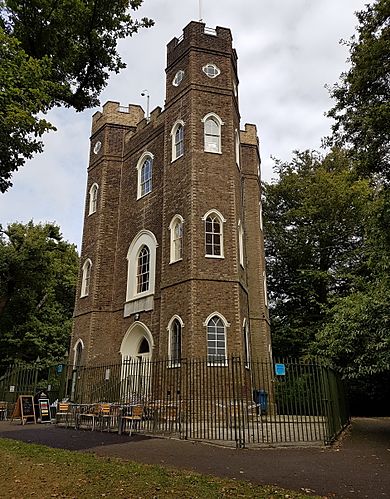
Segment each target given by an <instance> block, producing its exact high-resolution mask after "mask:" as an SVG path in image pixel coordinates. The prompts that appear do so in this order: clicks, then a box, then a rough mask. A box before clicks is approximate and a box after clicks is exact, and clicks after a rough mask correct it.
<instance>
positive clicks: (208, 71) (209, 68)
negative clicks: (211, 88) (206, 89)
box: [202, 63, 221, 78]
mask: <svg viewBox="0 0 390 499" xmlns="http://www.w3.org/2000/svg"><path fill="white" fill-rule="evenodd" d="M202 71H203V73H204V74H205V75H206V76H208V77H209V78H216V77H217V76H218V75H219V74H221V71H220V69H219V68H218V67H217V66H216V65H215V64H210V63H209V64H206V66H203V68H202Z"/></svg>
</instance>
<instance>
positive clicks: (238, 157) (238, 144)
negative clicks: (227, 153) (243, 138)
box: [235, 129, 241, 169]
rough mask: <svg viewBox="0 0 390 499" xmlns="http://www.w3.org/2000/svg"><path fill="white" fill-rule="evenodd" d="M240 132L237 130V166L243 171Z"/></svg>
mask: <svg viewBox="0 0 390 499" xmlns="http://www.w3.org/2000/svg"><path fill="white" fill-rule="evenodd" d="M240 149H241V146H240V131H239V130H237V129H236V130H235V152H236V164H237V166H238V168H240V169H241V163H240Z"/></svg>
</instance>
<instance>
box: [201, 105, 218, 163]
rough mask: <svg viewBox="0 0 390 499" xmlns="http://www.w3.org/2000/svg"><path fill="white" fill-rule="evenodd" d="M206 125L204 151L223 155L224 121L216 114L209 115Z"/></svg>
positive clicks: (205, 118)
mask: <svg viewBox="0 0 390 499" xmlns="http://www.w3.org/2000/svg"><path fill="white" fill-rule="evenodd" d="M202 122H203V123H204V150H205V151H207V152H214V153H217V154H219V153H221V125H223V121H222V120H221V118H220V117H219V116H218V115H217V114H214V113H209V114H207V115H206V116H205V117H204V118H203V119H202Z"/></svg>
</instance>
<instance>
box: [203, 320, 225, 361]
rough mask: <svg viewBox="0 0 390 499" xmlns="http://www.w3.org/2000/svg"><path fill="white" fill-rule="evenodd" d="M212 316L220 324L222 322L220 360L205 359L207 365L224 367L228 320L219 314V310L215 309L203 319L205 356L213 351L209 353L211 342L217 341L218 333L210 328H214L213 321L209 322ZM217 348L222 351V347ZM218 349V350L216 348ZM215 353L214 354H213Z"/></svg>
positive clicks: (210, 354)
mask: <svg viewBox="0 0 390 499" xmlns="http://www.w3.org/2000/svg"><path fill="white" fill-rule="evenodd" d="M214 318H218V319H219V320H220V321H221V322H222V324H223V331H224V332H223V342H224V346H223V353H222V354H221V360H218V361H217V362H215V361H210V360H208V361H207V365H208V366H219V367H221V366H222V367H224V366H227V365H228V359H227V328H228V327H230V322H228V321H227V320H226V319H225V317H224V316H223V315H222V314H220V313H219V312H217V311H215V312H213V313H211V314H210V315H209V316H208V317H207V319H206V320H205V321H204V323H203V326H205V327H206V339H207V358H209V356H212V355H213V353H210V350H209V348H210V347H212V344H213V343H214V344H215V343H217V342H218V333H215V331H212V328H213V329H215V328H216V325H215V321H214V324H211V323H210V322H211V320H212V319H214ZM219 341H220V342H221V338H220V336H219ZM219 350H220V351H222V348H221V347H219ZM217 351H218V350H217ZM214 355H215V354H214Z"/></svg>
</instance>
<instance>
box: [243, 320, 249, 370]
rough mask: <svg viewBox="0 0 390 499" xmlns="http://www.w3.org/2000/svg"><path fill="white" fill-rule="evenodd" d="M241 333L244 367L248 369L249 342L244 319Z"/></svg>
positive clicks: (246, 323)
mask: <svg viewBox="0 0 390 499" xmlns="http://www.w3.org/2000/svg"><path fill="white" fill-rule="evenodd" d="M242 333H243V342H244V362H245V367H249V366H250V359H251V354H250V342H249V328H248V322H247V320H246V319H244V322H243V325H242Z"/></svg>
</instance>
